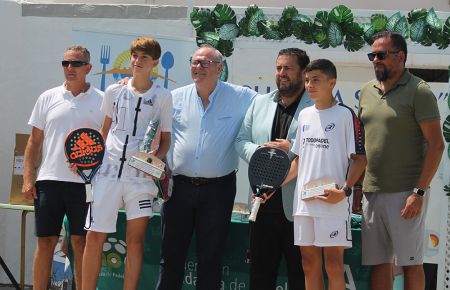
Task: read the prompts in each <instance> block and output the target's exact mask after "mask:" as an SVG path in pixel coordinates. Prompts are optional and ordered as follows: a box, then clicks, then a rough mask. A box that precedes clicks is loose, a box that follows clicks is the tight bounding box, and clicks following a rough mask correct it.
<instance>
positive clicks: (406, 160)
mask: <svg viewBox="0 0 450 290" xmlns="http://www.w3.org/2000/svg"><path fill="white" fill-rule="evenodd" d="M372 50H373V51H372V52H371V53H369V54H368V57H369V60H370V61H372V63H373V67H374V71H375V76H376V79H375V80H373V81H371V82H369V83H367V84H366V85H365V86H364V87H363V88H362V90H361V95H360V100H359V101H360V103H359V117H360V119H361V121H362V123H363V124H364V129H365V138H366V140H365V144H366V154H367V161H368V163H367V168H366V173H365V177H364V183H363V192H364V200H363V222H362V247H363V254H362V260H363V264H365V265H373V268H372V279H371V288H372V289H373V290H379V289H392V282H393V276H392V266H393V264H394V262H395V264H396V265H398V266H401V267H402V268H403V271H404V281H405V289H409V290H414V289H421V290H423V289H424V287H425V275H424V271H423V266H422V264H423V251H422V248H423V241H424V221H425V214H426V206H427V201H428V198H429V192H430V191H429V186H430V182H431V179H432V178H433V176H434V174H435V173H436V170H437V168H438V166H439V162H440V160H441V156H442V152H443V150H444V143H443V140H442V133H441V128H440V117H439V110H438V107H437V101H436V97H435V96H434V95H433V93H432V92H431V90H430V88H429V86H428V84H427V83H426V82H424V81H423V80H422V79H420V78H418V77H416V76H413V75H411V74H410V73H409V71H408V70H407V69H405V62H406V57H407V47H406V42H405V39H404V38H403V37H402V36H401V35H400V34H397V33H392V32H381V33H379V34H377V35H375V36H374V42H373V44H372ZM355 198H357V196H355ZM359 198H361V195H359Z"/></svg>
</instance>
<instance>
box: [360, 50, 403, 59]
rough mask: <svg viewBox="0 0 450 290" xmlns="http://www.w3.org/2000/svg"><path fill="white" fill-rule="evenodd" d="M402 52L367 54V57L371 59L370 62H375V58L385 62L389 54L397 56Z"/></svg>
mask: <svg viewBox="0 0 450 290" xmlns="http://www.w3.org/2000/svg"><path fill="white" fill-rule="evenodd" d="M399 52H400V51H399V50H397V51H374V52H371V53H368V54H367V57H368V58H369V60H370V61H373V60H374V59H375V56H376V57H377V58H378V59H379V60H383V59H385V58H386V57H387V56H388V55H389V54H397V53H399Z"/></svg>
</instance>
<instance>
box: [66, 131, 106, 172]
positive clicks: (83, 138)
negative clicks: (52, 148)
mask: <svg viewBox="0 0 450 290" xmlns="http://www.w3.org/2000/svg"><path fill="white" fill-rule="evenodd" d="M93 138H95V136H92V138H91V137H90V136H89V135H88V134H87V133H86V132H82V133H81V134H80V135H79V136H78V139H73V142H74V143H73V144H71V148H70V150H71V153H70V155H69V157H70V159H79V158H82V157H85V156H95V155H96V154H97V153H100V152H103V150H104V147H103V144H98V140H95V141H94V139H93ZM99 162H100V160H94V159H93V158H86V159H85V161H84V162H83V163H79V164H77V165H78V166H81V167H84V166H93V165H96V164H97V163H99Z"/></svg>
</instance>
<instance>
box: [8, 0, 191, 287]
mask: <svg viewBox="0 0 450 290" xmlns="http://www.w3.org/2000/svg"><path fill="white" fill-rule="evenodd" d="M21 15H22V11H21V5H20V4H18V3H16V2H13V1H4V0H0V19H1V26H2V29H1V30H0V39H1V45H0V100H1V105H0V136H1V138H0V202H1V203H6V202H8V200H9V192H10V183H11V172H12V160H13V150H14V142H15V140H14V136H15V133H16V132H19V133H29V132H30V127H29V126H28V125H27V121H28V118H29V115H30V113H31V110H32V108H33V106H34V103H35V102H36V99H37V97H38V96H39V94H40V93H42V92H43V91H44V90H46V89H48V88H51V87H55V86H57V85H60V84H62V82H63V81H64V79H63V74H62V70H61V65H60V60H61V59H62V56H63V51H64V49H65V48H66V47H67V46H69V45H71V44H73V43H72V42H73V40H72V30H73V29H80V30H87V31H92V30H97V31H103V32H108V31H114V32H116V33H125V34H127V33H133V34H146V35H149V34H150V35H151V34H161V35H168V36H172V35H182V36H185V37H189V36H191V34H192V30H191V26H190V24H189V22H187V21H186V20H169V21H166V20H158V21H156V20H134V19H105V18H101V19H100V18H89V19H82V18H58V17H48V18H47V17H22V16H21ZM186 63H187V62H186ZM28 216H29V218H28V231H27V234H28V239H27V258H26V260H27V272H26V277H27V279H26V283H27V284H31V264H32V253H33V251H34V245H35V239H34V237H33V235H34V233H33V231H34V225H33V223H34V218H33V214H29V215H28ZM19 243H20V212H18V211H7V210H0V255H1V256H2V257H3V258H4V260H5V261H6V263H7V264H8V265H9V266H10V268H11V271H12V272H13V274H14V275H15V277H16V279H17V280H18V279H19V246H20V244H19ZM0 283H9V281H8V278H7V277H6V275H5V274H4V272H3V270H0Z"/></svg>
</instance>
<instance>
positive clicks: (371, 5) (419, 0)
mask: <svg viewBox="0 0 450 290" xmlns="http://www.w3.org/2000/svg"><path fill="white" fill-rule="evenodd" d="M30 2H41V3H42V2H48V3H114V4H124V3H126V4H156V5H189V4H190V3H192V4H193V5H195V6H214V5H215V4H216V3H222V4H225V3H226V4H229V5H231V6H249V5H252V4H256V5H258V6H259V7H283V8H284V7H285V6H288V5H294V6H296V7H302V8H316V7H318V8H324V9H331V8H333V7H334V6H336V5H338V4H337V3H339V4H343V5H346V6H347V7H352V8H355V9H371V10H411V9H414V8H416V7H419V8H430V7H434V10H436V11H450V2H449V1H448V0H428V1H423V0H400V1H391V0H380V1H361V0H341V1H339V2H337V1H330V0H316V1H299V0H284V1H274V0H256V1H252V0H226V1H216V2H213V1H210V0H126V1H124V0H44V1H43V0H32V1H30ZM425 6H426V7H425Z"/></svg>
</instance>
